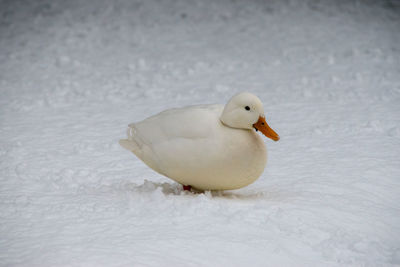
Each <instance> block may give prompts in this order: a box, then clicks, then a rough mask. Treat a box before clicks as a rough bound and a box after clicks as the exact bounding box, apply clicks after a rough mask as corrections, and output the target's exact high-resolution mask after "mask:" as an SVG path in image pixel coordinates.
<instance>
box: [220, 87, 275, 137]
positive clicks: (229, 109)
mask: <svg viewBox="0 0 400 267" xmlns="http://www.w3.org/2000/svg"><path fill="white" fill-rule="evenodd" d="M221 121H222V122H223V123H224V124H225V125H227V126H229V127H232V128H239V129H253V128H254V129H255V130H256V131H258V130H260V131H261V132H262V133H263V134H264V135H265V136H266V137H268V138H271V139H272V140H274V141H278V140H279V135H278V134H277V133H276V132H275V131H274V130H272V129H271V127H269V125H268V124H267V122H266V121H265V115H264V108H263V104H262V103H261V100H260V99H259V98H258V97H257V96H255V95H253V94H251V93H247V92H243V93H239V94H237V95H234V96H233V97H232V98H231V99H230V100H229V102H228V103H227V104H226V105H225V108H224V111H223V112H222V115H221Z"/></svg>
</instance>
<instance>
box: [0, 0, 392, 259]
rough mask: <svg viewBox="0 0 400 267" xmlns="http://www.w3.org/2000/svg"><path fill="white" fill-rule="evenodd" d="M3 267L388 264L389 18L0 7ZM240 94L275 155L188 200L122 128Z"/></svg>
mask: <svg viewBox="0 0 400 267" xmlns="http://www.w3.org/2000/svg"><path fill="white" fill-rule="evenodd" d="M0 13H1V17H0V264H1V265H2V266H69V265H72V266H138V265H140V266H198V265H202V266H294V265H295V266H337V265H351V266H392V265H393V266H399V265H400V45H399V44H400V4H399V2H398V1H397V2H387V1H381V2H378V1H376V2H375V3H374V2H373V1H360V2H353V1H301V2H300V1H278V0H276V1H253V0H251V1H226V0H220V1H212V0H207V1H194V0H193V1H183V0H182V1H181V0H178V1H172V0H169V1H144V0H142V1H133V2H132V1H128V0H126V1H125V0H122V1H115V2H113V3H111V2H109V1H105V0H104V1H90V2H89V1H61V0H59V1H50V0H48V1H1V2H0ZM244 90H247V91H250V92H253V93H255V94H257V95H258V96H259V97H260V98H261V99H262V101H263V102H264V104H265V110H266V114H267V119H268V122H269V124H270V125H271V126H272V127H273V128H274V129H275V130H276V131H277V132H278V133H279V135H280V136H281V141H279V142H277V143H274V142H272V141H270V140H265V142H266V145H267V147H268V150H269V162H268V166H267V168H266V170H265V172H264V174H263V175H262V177H261V178H260V179H259V180H258V181H256V182H255V183H254V184H252V185H250V186H248V187H246V188H243V189H240V190H236V191H229V192H212V193H211V192H206V193H205V194H192V193H187V192H182V190H181V187H180V186H179V185H178V184H176V183H174V182H173V181H171V180H168V179H166V178H164V177H162V176H160V175H158V174H156V173H154V172H153V171H151V170H150V169H149V168H147V167H146V166H145V165H144V164H143V163H142V162H140V161H139V160H138V159H137V158H135V157H134V155H133V154H131V153H129V152H127V151H126V150H124V149H122V148H121V147H120V146H119V145H118V140H119V139H120V138H123V137H125V129H126V125H127V124H128V123H130V122H134V121H138V120H141V119H143V118H145V117H147V116H150V115H152V114H154V113H157V112H159V111H161V110H164V109H166V108H169V107H178V106H184V105H189V104H199V103H225V102H226V101H227V100H228V99H229V98H230V97H231V96H232V95H233V94H234V93H236V92H239V91H244Z"/></svg>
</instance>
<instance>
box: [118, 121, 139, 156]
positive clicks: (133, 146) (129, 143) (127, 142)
mask: <svg viewBox="0 0 400 267" xmlns="http://www.w3.org/2000/svg"><path fill="white" fill-rule="evenodd" d="M126 134H127V136H128V139H121V140H119V144H120V145H121V146H122V147H123V148H125V149H127V150H129V151H132V152H133V153H135V154H137V153H138V152H139V151H140V150H141V149H140V146H139V145H138V143H137V142H136V141H135V137H134V134H135V128H134V127H133V125H132V124H130V125H129V127H128V129H127V131H126Z"/></svg>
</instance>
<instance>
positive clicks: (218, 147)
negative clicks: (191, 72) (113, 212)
mask: <svg viewBox="0 0 400 267" xmlns="http://www.w3.org/2000/svg"><path fill="white" fill-rule="evenodd" d="M258 131H259V132H261V133H262V134H263V135H265V136H266V137H268V138H270V139H272V140H273V141H278V140H279V139H280V137H279V135H278V134H277V133H276V132H275V131H274V130H273V129H272V128H271V127H270V126H269V125H268V124H267V122H266V120H265V114H264V108H263V104H262V102H261V100H260V99H259V98H258V97H257V96H256V95H254V94H252V93H249V92H241V93H238V94H236V95H234V96H233V97H232V98H231V99H230V100H229V101H228V102H227V104H226V105H220V104H209V105H192V106H186V107H182V108H173V109H168V110H165V111H162V112H161V113H158V114H156V115H153V116H151V117H148V118H146V119H144V120H142V121H139V122H136V123H131V124H129V125H128V129H127V139H121V140H120V141H119V144H120V145H121V146H122V147H123V148H125V149H127V150H129V151H131V152H133V154H135V155H136V156H137V157H138V158H139V159H140V160H142V161H143V162H144V163H145V164H146V165H147V166H148V167H150V168H151V169H153V170H154V171H156V172H158V173H159V174H161V175H163V176H165V177H168V178H170V179H172V180H174V181H176V182H178V183H180V184H182V185H183V189H184V190H192V189H197V190H200V191H211V190H234V189H239V188H242V187H245V186H247V185H249V184H251V183H253V182H254V181H256V180H257V179H258V178H259V177H260V176H261V174H262V173H263V171H264V169H265V166H266V163H267V149H266V146H265V144H264V141H263V138H262V137H261V136H260V135H259V134H258V133H257V132H258Z"/></svg>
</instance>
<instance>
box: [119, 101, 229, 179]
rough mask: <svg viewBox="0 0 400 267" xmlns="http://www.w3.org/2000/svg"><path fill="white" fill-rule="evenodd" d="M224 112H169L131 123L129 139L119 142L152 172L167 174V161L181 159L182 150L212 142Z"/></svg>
mask: <svg viewBox="0 0 400 267" xmlns="http://www.w3.org/2000/svg"><path fill="white" fill-rule="evenodd" d="M222 110H223V106H222V105H198V106H189V107H184V108H177V109H170V110H166V111H163V112H161V113H159V114H157V115H154V116H152V117H149V118H147V119H145V120H143V121H141V122H138V123H132V124H129V128H128V139H123V140H120V144H121V145H122V146H123V147H124V148H126V149H128V150H130V151H132V152H133V153H134V154H135V155H136V156H138V157H139V158H140V159H141V160H143V161H144V162H145V163H146V164H147V165H148V166H149V167H151V168H152V169H154V170H156V171H157V172H159V173H162V174H164V175H167V174H166V173H165V168H166V167H165V165H166V162H177V161H179V160H181V159H180V158H179V157H184V154H185V153H182V151H183V150H184V149H185V148H187V149H192V147H193V146H194V145H196V146H199V145H200V146H201V144H202V143H204V142H207V140H209V139H211V137H212V136H213V135H214V134H215V131H216V129H217V127H219V124H220V121H219V117H220V115H221V113H222ZM167 165H168V164H167ZM167 176H168V175H167Z"/></svg>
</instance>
